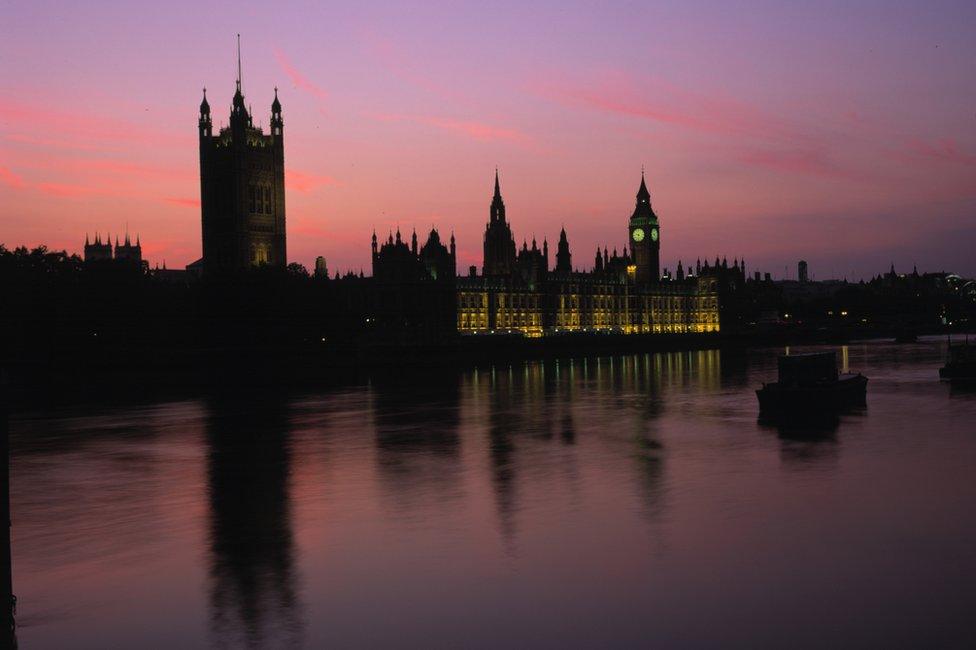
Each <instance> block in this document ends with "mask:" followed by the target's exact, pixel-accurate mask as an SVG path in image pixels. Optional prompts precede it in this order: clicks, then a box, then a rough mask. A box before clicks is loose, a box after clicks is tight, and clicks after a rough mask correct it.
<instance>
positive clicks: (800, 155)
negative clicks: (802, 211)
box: [738, 149, 861, 180]
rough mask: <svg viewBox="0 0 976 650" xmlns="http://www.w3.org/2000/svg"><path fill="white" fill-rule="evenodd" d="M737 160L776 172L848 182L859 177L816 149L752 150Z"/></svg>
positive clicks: (745, 152)
mask: <svg viewBox="0 0 976 650" xmlns="http://www.w3.org/2000/svg"><path fill="white" fill-rule="evenodd" d="M738 160H739V161H740V162H742V163H745V164H747V165H754V166H757V167H763V168H765V169H769V170H772V171H776V172H786V173H791V174H805V175H810V176H820V177H822V178H835V179H848V180H850V179H855V178H860V177H861V175H860V174H858V173H856V172H853V171H851V170H848V169H845V168H843V167H842V166H840V165H838V164H837V163H835V162H834V161H832V160H831V159H830V157H829V156H828V154H827V153H826V152H825V151H822V150H817V149H790V150H771V149H752V150H746V151H744V152H742V153H740V154H739V156H738Z"/></svg>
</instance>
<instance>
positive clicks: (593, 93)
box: [529, 71, 802, 138]
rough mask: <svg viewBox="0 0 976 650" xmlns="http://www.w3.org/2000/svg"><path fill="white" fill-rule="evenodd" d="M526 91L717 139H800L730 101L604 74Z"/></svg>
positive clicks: (778, 122)
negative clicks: (717, 136) (732, 136)
mask: <svg viewBox="0 0 976 650" xmlns="http://www.w3.org/2000/svg"><path fill="white" fill-rule="evenodd" d="M529 89H530V91H532V92H535V93H537V94H539V95H542V96H543V97H546V98H548V99H551V100H553V101H556V102H558V103H560V104H563V105H566V106H571V107H583V108H589V109H592V110H597V111H601V112H605V113H611V114H616V115H623V116H628V117H633V118H638V119H642V120H647V121H651V122H657V123H660V124H665V125H671V126H677V127H680V128H683V129H687V130H691V131H698V132H703V133H711V134H719V135H746V136H754V137H756V136H758V137H770V136H778V137H788V138H797V137H801V135H802V134H800V133H799V132H798V131H797V130H796V129H795V128H793V127H792V126H791V125H789V124H787V123H786V122H784V121H782V120H779V119H777V118H775V117H773V116H770V115H766V114H764V113H763V112H762V111H760V110H758V109H756V108H755V107H753V106H750V105H748V104H745V103H742V102H739V101H737V100H734V99H732V98H726V97H721V96H718V95H703V94H700V93H695V92H692V91H689V90H686V89H683V88H680V87H678V86H675V85H673V84H670V83H667V82H665V81H663V80H661V79H652V78H638V77H634V76H632V75H629V74H627V73H624V72H620V71H610V72H605V73H603V74H601V75H599V77H598V78H594V79H589V80H583V81H570V82H559V81H555V82H554V81H551V80H549V79H546V80H545V81H542V82H540V83H533V84H530V86H529Z"/></svg>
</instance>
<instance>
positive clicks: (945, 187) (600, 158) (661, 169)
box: [0, 0, 976, 278]
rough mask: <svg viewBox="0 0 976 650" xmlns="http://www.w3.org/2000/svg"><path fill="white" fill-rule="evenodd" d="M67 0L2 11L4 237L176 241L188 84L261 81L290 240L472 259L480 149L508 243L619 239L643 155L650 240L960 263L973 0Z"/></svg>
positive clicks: (694, 252)
mask: <svg viewBox="0 0 976 650" xmlns="http://www.w3.org/2000/svg"><path fill="white" fill-rule="evenodd" d="M527 4H528V3H524V2H517V3H516V2H513V3H506V2H495V3H479V4H472V5H468V6H463V5H462V4H461V3H455V2H452V3H423V4H422V6H421V3H384V4H383V5H375V6H374V5H372V4H371V3H357V5H356V6H349V3H342V4H336V5H335V6H330V5H327V4H323V3H320V2H291V3H287V2H279V3H269V2H261V3H244V2H239V1H238V2H208V3H199V2H183V1H179V0H175V1H171V2H167V3H154V4H143V3H131V2H107V1H99V2H95V3H65V2H63V1H62V2H45V1H32V2H23V1H18V0H15V1H14V2H12V3H7V4H6V5H5V8H4V10H3V20H2V21H0V22H2V26H0V36H2V38H0V66H2V69H3V76H2V79H3V81H2V88H3V93H2V95H0V241H2V242H3V243H5V244H6V245H7V246H8V247H10V246H13V245H18V244H28V245H34V244H38V243H47V244H49V245H50V246H53V247H57V248H62V247H66V248H68V249H69V250H80V247H81V244H82V243H83V241H84V236H85V233H86V232H89V233H94V232H95V231H96V230H97V231H99V232H102V233H105V232H106V231H111V232H112V233H113V234H114V233H117V232H122V231H123V229H124V227H125V224H126V223H127V224H128V228H129V231H130V232H132V233H139V234H140V235H141V237H142V242H143V244H144V247H145V249H146V250H147V252H148V256H149V258H150V261H151V262H152V263H154V264H155V263H162V262H163V260H165V261H166V263H167V265H168V266H170V267H177V266H182V265H184V264H186V263H188V262H191V261H193V260H194V259H196V258H197V257H199V255H200V225H199V219H200V215H199V205H198V201H199V177H198V172H199V168H198V158H197V156H198V153H197V147H196V119H197V108H198V106H199V103H200V96H201V90H200V89H201V87H203V86H204V85H206V86H207V87H208V89H209V90H208V96H209V98H210V102H211V105H212V106H213V107H214V119H215V121H218V122H219V121H224V122H226V120H227V115H228V111H229V104H230V98H231V95H232V93H233V89H234V78H235V74H236V71H235V66H236V61H235V55H234V41H235V34H236V33H237V32H240V33H241V35H242V42H243V51H244V90H245V93H246V96H247V100H248V101H249V102H250V103H252V104H253V106H254V112H255V119H256V120H260V121H261V122H263V123H264V124H265V125H266V124H267V120H268V113H269V108H268V107H269V105H270V103H271V99H272V96H273V88H274V86H275V85H278V86H279V88H280V92H279V95H280V97H281V101H282V104H283V106H284V118H285V138H286V142H285V159H286V168H287V172H288V183H287V187H288V194H287V216H288V235H289V237H288V246H289V255H290V257H291V259H292V260H293V261H298V262H302V263H304V264H306V265H310V264H311V263H312V261H313V260H314V258H315V256H316V255H320V254H321V255H325V256H326V258H327V259H328V261H329V266H330V268H331V269H333V270H335V269H342V270H345V269H348V268H354V269H357V270H358V269H359V268H360V267H363V268H366V269H367V271H368V265H369V237H370V234H371V233H372V230H373V228H374V227H375V228H376V229H377V231H378V232H380V233H385V232H386V231H387V230H389V229H390V228H396V227H397V224H399V225H400V227H401V228H402V229H403V230H404V231H405V232H408V231H409V230H410V229H412V228H413V227H416V228H417V229H418V231H421V232H424V233H425V232H426V231H427V230H429V229H430V227H431V225H436V226H438V227H439V228H440V229H441V230H442V232H443V231H450V230H452V229H453V230H455V231H456V233H457V237H458V248H459V252H460V256H461V259H460V261H459V266H460V268H461V269H463V268H465V267H466V266H467V265H468V264H476V263H477V264H479V265H480V261H481V243H482V240H481V237H482V232H483V229H484V224H485V221H486V220H487V217H488V204H489V201H490V198H491V190H492V175H493V173H494V168H495V165H498V167H499V168H500V170H501V179H502V192H503V194H504V197H505V201H506V205H507V207H508V216H509V218H510V220H511V222H512V224H513V228H514V230H515V232H516V236H517V238H518V241H519V243H520V244H521V240H522V238H523V237H524V238H529V239H531V237H532V236H533V235H535V236H536V237H537V238H539V240H540V241H541V239H542V237H544V236H548V237H549V239H550V242H553V241H554V240H555V239H556V237H557V235H558V232H559V228H560V226H561V225H565V227H566V230H567V232H568V233H569V238H570V244H571V246H572V250H573V254H574V257H573V262H574V265H576V266H578V267H588V266H589V265H590V264H591V263H592V258H593V253H594V249H595V248H596V246H597V245H598V244H599V245H601V246H602V245H607V246H609V247H610V248H612V247H613V246H618V247H622V246H623V245H624V244H625V243H626V234H627V233H626V223H627V218H628V216H629V215H630V212H631V210H632V208H633V200H634V193H635V192H636V190H637V185H638V183H639V181H640V168H641V165H642V164H644V165H646V168H647V174H648V185H649V187H650V189H651V194H652V201H653V203H654V207H655V209H656V210H657V212H658V214H659V216H660V217H661V222H662V261H663V263H664V264H665V265H667V266H669V267H673V266H674V264H675V263H676V262H677V260H678V259H679V258H680V259H682V260H683V261H684V262H685V263H686V264H687V263H688V262H689V261H691V262H694V259H695V258H696V257H698V256H702V257H706V256H707V257H709V258H714V257H715V256H716V255H727V256H728V257H729V259H730V260H731V259H732V258H733V257H735V256H738V257H743V256H744V257H745V258H746V259H747V260H748V263H749V267H750V269H763V270H769V271H772V272H773V273H774V275H777V276H782V275H783V274H784V267H786V266H788V267H789V269H790V271H789V272H790V274H795V262H796V260H797V259H799V258H805V259H807V260H808V261H809V262H810V268H811V273H813V274H814V276H815V277H818V278H826V277H830V276H835V277H843V276H845V275H846V276H853V277H860V276H861V275H871V274H874V273H876V272H878V271H881V270H885V269H887V267H888V264H889V263H890V262H894V263H895V265H896V268H899V269H902V270H910V269H911V266H912V264H916V263H917V264H918V266H919V268H920V269H922V270H938V269H943V268H944V269H946V270H955V271H957V272H960V273H963V274H967V275H974V274H976V261H974V256H973V254H972V250H973V249H974V246H976V82H974V80H976V3H974V2H972V0H969V1H968V2H895V1H891V0H889V1H886V2H817V3H787V2H727V1H726V2H718V1H712V2H658V3H649V2H635V3H617V4H612V5H611V4H607V3H592V4H583V3H574V2H567V1H565V0H564V1H562V2H558V3H556V2H552V3H548V2H546V3H540V2H533V3H531V5H532V6H526V5H527Z"/></svg>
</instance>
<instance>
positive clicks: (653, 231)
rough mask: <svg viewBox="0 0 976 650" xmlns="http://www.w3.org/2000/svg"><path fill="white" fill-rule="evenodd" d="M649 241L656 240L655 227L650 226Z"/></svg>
mask: <svg viewBox="0 0 976 650" xmlns="http://www.w3.org/2000/svg"><path fill="white" fill-rule="evenodd" d="M651 241H657V228H651Z"/></svg>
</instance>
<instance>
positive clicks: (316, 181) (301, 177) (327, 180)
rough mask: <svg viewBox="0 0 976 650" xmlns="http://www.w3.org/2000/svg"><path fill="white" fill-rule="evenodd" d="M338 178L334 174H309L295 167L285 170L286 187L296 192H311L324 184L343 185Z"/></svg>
mask: <svg viewBox="0 0 976 650" xmlns="http://www.w3.org/2000/svg"><path fill="white" fill-rule="evenodd" d="M341 184H342V183H340V182H339V181H338V180H336V179H335V178H333V177H332V176H321V175H317V174H308V173H305V172H300V171H296V170H294V169H286V170H285V187H287V188H288V189H291V190H295V191H296V192H303V193H306V192H311V191H312V190H314V189H315V188H317V187H320V186H323V185H333V186H338V185H341Z"/></svg>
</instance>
